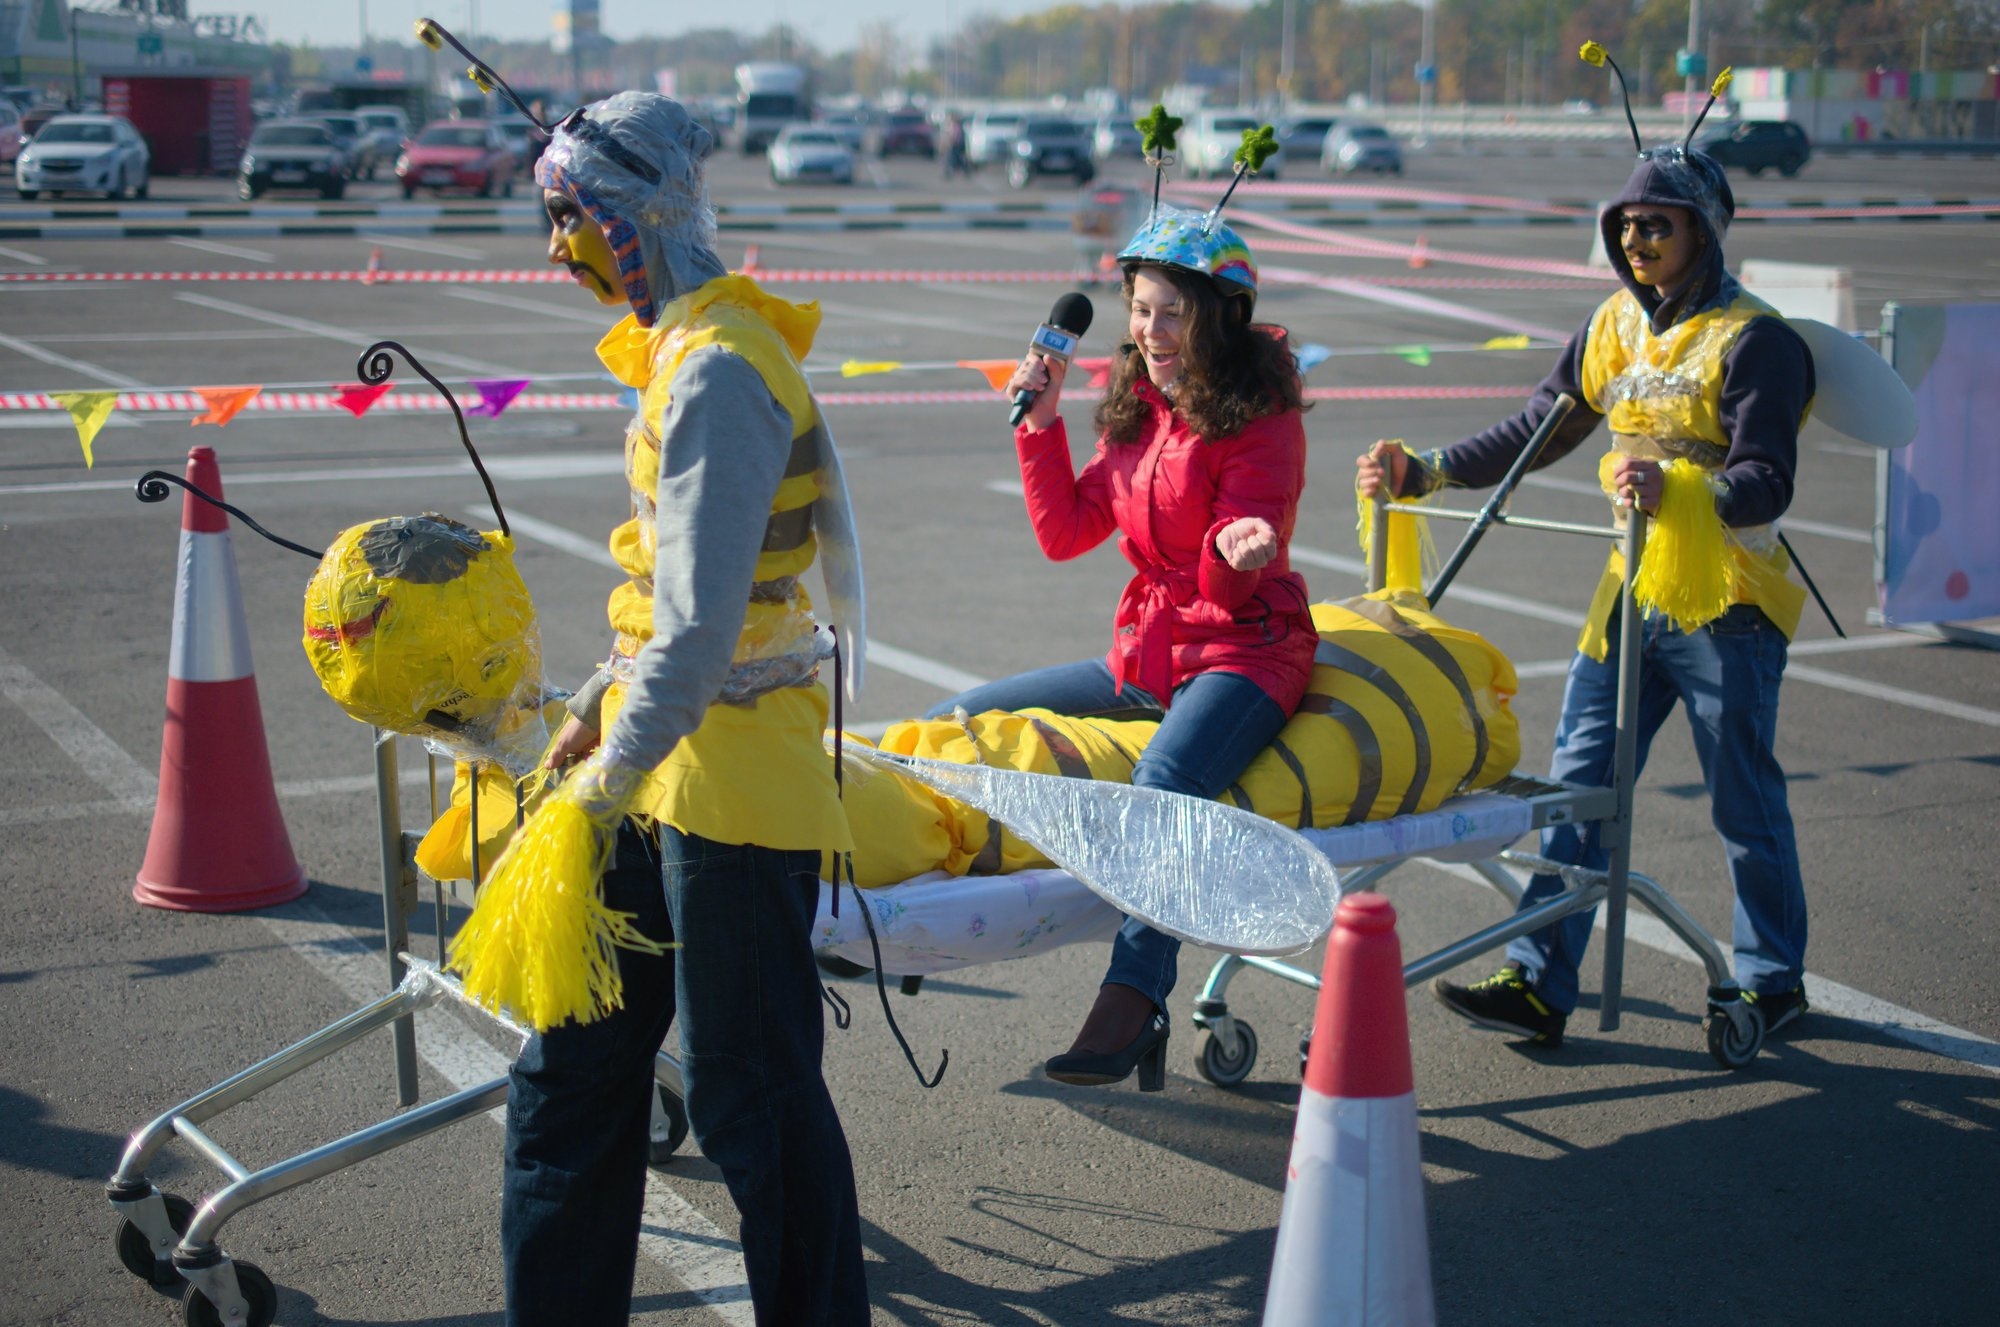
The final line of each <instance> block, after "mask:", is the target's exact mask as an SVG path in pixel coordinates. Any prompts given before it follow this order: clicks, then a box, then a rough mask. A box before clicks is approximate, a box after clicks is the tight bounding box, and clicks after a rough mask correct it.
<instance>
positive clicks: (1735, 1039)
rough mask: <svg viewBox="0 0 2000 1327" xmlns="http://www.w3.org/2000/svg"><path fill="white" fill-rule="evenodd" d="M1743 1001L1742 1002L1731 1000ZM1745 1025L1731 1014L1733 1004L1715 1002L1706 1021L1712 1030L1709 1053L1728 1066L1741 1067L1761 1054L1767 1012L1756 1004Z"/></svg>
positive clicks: (1709, 1007)
mask: <svg viewBox="0 0 2000 1327" xmlns="http://www.w3.org/2000/svg"><path fill="white" fill-rule="evenodd" d="M1731 1003H1732V1004H1734V1003H1740V1002H1734V1001H1733V1002H1731ZM1748 1012H1749V1015H1750V1017H1749V1019H1748V1021H1747V1023H1745V1025H1744V1026H1743V1027H1738V1026H1737V1020H1736V1019H1734V1018H1732V1017H1730V1005H1729V1004H1715V1003H1711V1004H1710V1005H1709V1006H1708V1017H1707V1019H1706V1020H1704V1022H1705V1023H1706V1026H1707V1031H1708V1053H1709V1054H1710V1055H1713V1056H1714V1057H1715V1062H1716V1063H1717V1064H1719V1065H1721V1066H1722V1067H1723V1068H1725V1069H1741V1068H1743V1067H1744V1066H1746V1065H1748V1064H1749V1063H1750V1062H1751V1061H1752V1060H1754V1059H1756V1058H1757V1052H1758V1051H1760V1050H1762V1049H1763V1048H1764V1016H1763V1015H1762V1014H1760V1013H1758V1012H1757V1010H1756V1009H1755V1008H1754V1007H1753V1008H1751V1009H1750V1010H1749V1011H1748Z"/></svg>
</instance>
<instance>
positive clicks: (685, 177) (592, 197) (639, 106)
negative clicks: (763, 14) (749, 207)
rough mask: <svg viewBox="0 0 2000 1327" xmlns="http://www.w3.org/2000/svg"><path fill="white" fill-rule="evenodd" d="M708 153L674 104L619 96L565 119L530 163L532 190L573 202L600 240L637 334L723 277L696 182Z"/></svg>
mask: <svg viewBox="0 0 2000 1327" xmlns="http://www.w3.org/2000/svg"><path fill="white" fill-rule="evenodd" d="M714 149H715V136H714V135H713V134H711V133H710V132H709V131H708V130H707V129H706V128H705V127H703V126H702V125H701V124H700V123H699V122H698V121H696V120H695V118H694V117H693V116H691V115H689V114H688V113H687V110H686V109H685V108H684V107H683V106H681V104H680V103H679V102H677V101H674V100H672V99H671V98H668V97H661V96H657V95H655V94H653V93H650V92H620V93H618V94H617V95H616V96H612V97H607V98H605V99H604V100H603V101H599V102H593V103H591V104H590V105H589V106H585V107H582V108H580V109H578V110H575V111H572V112H571V113H570V114H569V115H568V116H567V117H565V118H564V119H563V120H562V121H561V122H560V123H559V124H557V125H556V126H555V127H554V129H553V131H552V136H551V138H550V140H549V145H548V147H547V148H546V149H544V150H543V152H542V156H541V159H540V160H539V161H537V162H536V163H535V182H536V183H537V184H539V185H541V186H542V187H543V188H544V189H556V190H560V191H561V192H562V193H565V194H567V195H568V196H569V197H571V198H573V199H575V200H576V205H577V206H578V207H579V208H581V209H582V210H583V212H584V215H586V216H588V217H589V218H590V219H591V221H593V222H594V223H596V225H597V227H598V229H600V230H601V231H603V232H604V239H605V242H606V243H607V244H609V245H610V246H611V252H612V254H613V256H614V257H615V258H616V259H617V262H618V277H619V280H620V281H621V283H622V284H623V287H624V291H625V298H626V300H627V302H628V303H630V304H631V306H632V312H633V314H634V315H635V316H636V317H637V318H638V320H639V322H640V323H641V324H642V325H644V326H647V327H650V326H652V325H653V321H654V318H655V316H656V315H657V314H658V312H659V310H660V308H661V306H663V305H664V304H666V303H667V302H669V301H671V300H673V299H676V298H678V297H679V296H681V295H684V294H686V293H687V292H688V291H690V290H693V289H694V288H695V287H697V286H699V285H700V284H702V283H703V282H705V281H707V280H709V279H710V278H712V277H715V276H719V275H720V274H721V273H722V272H723V270H724V268H723V265H722V260H721V259H720V258H718V257H717V256H716V254H715V209H714V207H713V206H712V205H711V204H710V202H709V197H708V185H707V182H706V180H705V179H704V176H703V163H704V162H705V161H706V160H707V159H708V155H709V153H710V152H712V151H713V150H714Z"/></svg>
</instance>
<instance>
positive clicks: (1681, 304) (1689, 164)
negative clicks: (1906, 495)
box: [1399, 147, 1816, 528]
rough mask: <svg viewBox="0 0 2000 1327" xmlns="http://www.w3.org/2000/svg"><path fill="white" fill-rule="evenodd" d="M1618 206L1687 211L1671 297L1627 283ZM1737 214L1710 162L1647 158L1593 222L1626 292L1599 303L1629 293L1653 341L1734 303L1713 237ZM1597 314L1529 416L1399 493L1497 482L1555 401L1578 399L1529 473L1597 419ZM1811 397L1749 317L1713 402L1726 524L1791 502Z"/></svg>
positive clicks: (1805, 382)
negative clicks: (1680, 267)
mask: <svg viewBox="0 0 2000 1327" xmlns="http://www.w3.org/2000/svg"><path fill="white" fill-rule="evenodd" d="M1627 204H1653V205H1657V206H1669V207H1680V208H1686V209H1688V210H1689V211H1691V212H1692V213H1693V215H1694V224H1695V226H1696V227H1697V228H1698V229H1699V230H1700V232H1701V234H1702V237H1703V248H1702V251H1701V254H1700V256H1699V259H1698V265H1697V267H1696V269H1695V271H1694V274H1693V275H1692V277H1691V278H1690V279H1689V280H1688V281H1686V282H1685V283H1683V284H1682V285H1681V286H1680V287H1679V288H1678V289H1677V290H1674V291H1671V292H1667V293H1665V294H1662V293H1661V292H1659V291H1657V290H1655V289H1653V288H1652V287H1650V286H1643V285H1640V284H1639V282H1638V281H1637V280H1636V279H1635V278H1634V277H1633V275H1632V268H1631V265H1630V264H1629V263H1628V262H1626V260H1625V253H1624V250H1623V248H1622V247H1621V246H1620V244H1619V214H1620V211H1621V209H1622V208H1623V207H1625V206H1626V205H1627ZM1735 212H1736V200H1735V197H1734V196H1733V195H1732V194H1731V192H1730V189H1729V183H1728V181H1727V180H1726V179H1725V178H1724V177H1723V173H1722V168H1721V167H1720V166H1719V165H1717V164H1716V163H1715V161H1714V160H1713V159H1711V158H1710V157H1708V156H1706V155H1704V154H1703V153H1700V152H1691V151H1683V150H1682V149H1680V148H1678V147H1665V148H1654V149H1652V150H1651V151H1649V152H1647V153H1645V154H1644V155H1643V156H1641V157H1640V159H1639V164H1638V166H1637V168H1636V169H1634V170H1633V172H1632V176H1631V178H1630V179H1628V180H1627V181H1626V182H1625V187H1624V189H1622V190H1621V191H1620V192H1619V195H1618V198H1617V199H1616V201H1614V202H1613V203H1612V204H1611V205H1610V206H1609V207H1607V208H1606V209H1605V210H1604V214H1603V216H1602V217H1600V218H1599V221H1598V226H1599V230H1600V232H1601V233H1602V236H1603V241H1604V250H1605V253H1606V255H1607V256H1608V257H1609V258H1610V260H1611V266H1612V269H1613V270H1614V271H1615V272H1616V273H1617V274H1618V279H1619V282H1620V284H1622V285H1623V286H1624V288H1625V289H1624V291H1623V292H1621V293H1619V294H1617V295H1613V296H1612V297H1611V300H1609V301H1607V302H1606V306H1605V307H1608V306H1609V305H1610V304H1611V303H1613V302H1616V301H1619V300H1623V299H1626V298H1628V297H1629V298H1631V299H1635V300H1637V301H1638V303H1639V306H1640V308H1641V309H1642V310H1643V311H1644V313H1645V314H1646V316H1647V319H1648V322H1649V324H1650V327H1651V330H1652V331H1653V333H1654V334H1655V335H1658V334H1660V333H1663V332H1665V331H1666V330H1667V329H1668V328H1670V327H1672V326H1674V325H1675V324H1676V323H1679V322H1682V321H1684V320H1686V319H1688V318H1691V317H1693V316H1695V315H1696V314H1699V313H1703V312H1705V311H1707V310H1710V309H1714V308H1717V307H1722V306H1726V305H1728V304H1730V303H1731V302H1733V301H1734V300H1736V299H1737V298H1738V297H1739V296H1740V295H1741V294H1742V293H1743V292H1742V287H1741V286H1740V285H1739V284H1738V282H1737V280H1736V278H1735V277H1733V276H1731V275H1730V274H1729V272H1728V270H1727V269H1726V268H1725V267H1724V266H1723V257H1722V239H1723V235H1724V234H1725V233H1726V231H1727V229H1728V226H1729V222H1730V219H1731V218H1732V217H1733V216H1734V215H1735ZM1600 311H1601V310H1594V311H1593V312H1592V314H1591V317H1590V318H1589V319H1587V320H1585V322H1584V324H1583V326H1582V327H1580V328H1579V329H1577V332H1576V334H1575V335H1573V336H1571V337H1570V339H1569V344H1568V345H1567V346H1565V347H1564V349H1563V353H1562V357H1561V358H1560V359H1558V360H1557V361H1556V366H1555V368H1554V369H1553V370H1551V371H1550V373H1549V375H1548V376H1547V377H1546V378H1544V379H1543V380H1542V383H1541V385H1540V386H1539V387H1538V388H1536V389H1535V394H1534V397H1533V399H1532V400H1530V401H1529V403H1528V407H1527V409H1525V410H1523V411H1522V412H1521V413H1520V414H1518V415H1515V416H1514V417H1513V418H1511V419H1507V420H1503V421H1502V422H1500V423H1498V424H1496V425H1494V426H1493V427H1492V428H1489V429H1487V430H1485V431H1484V432H1482V433H1477V434H1474V435H1473V436H1472V437H1470V438H1467V439H1465V440H1464V441H1463V442H1460V443H1457V444H1456V445H1454V446H1451V447H1446V448H1443V449H1441V450H1438V451H1433V452H1429V453H1426V454H1425V455H1423V456H1422V457H1421V458H1420V464H1418V465H1413V466H1410V467H1409V468H1408V469H1407V470H1406V472H1405V476H1404V482H1403V484H1402V486H1401V488H1400V489H1399V496H1404V497H1412V496H1416V495H1417V494H1420V493H1425V492H1428V491H1430V490H1431V489H1434V488H1437V487H1439V486H1440V485H1442V484H1451V485H1462V486H1464V487H1468V488H1486V487H1489V486H1491V485H1493V484H1496V483H1498V482H1499V481H1500V480H1501V479H1502V478H1503V477H1505V475H1506V473H1507V468H1508V466H1510V465H1511V464H1513V461H1514V458H1515V457H1517V456H1519V455H1520V454H1521V451H1522V449H1523V448H1524V447H1526V446H1527V443H1528V439H1529V438H1530V437H1531V436H1532V435H1533V433H1534V431H1535V428H1536V426H1537V425H1539V424H1540V423H1541V421H1542V419H1543V417H1544V416H1546V415H1547V414H1548V413H1549V411H1550V410H1551V409H1552V408H1553V407H1554V405H1555V399H1556V397H1557V396H1558V395H1560V394H1564V393H1567V394H1568V395H1569V397H1570V398H1571V399H1572V400H1574V401H1576V403H1577V405H1576V408H1575V409H1574V410H1572V411H1571V412H1570V414H1569V417H1568V418H1567V419H1565V420H1564V421H1563V423H1562V424H1561V425H1560V426H1559V427H1558V428H1557V429H1556V431H1555V435H1554V436H1553V437H1551V438H1550V439H1549V441H1548V443H1547V445H1546V446H1545V447H1544V448H1543V450H1542V454H1541V456H1540V457H1539V458H1538V459H1537V461H1536V465H1535V468H1536V469H1540V468H1541V467H1542V466H1545V465H1550V464H1552V463H1554V462H1555V461H1558V460H1560V459H1561V458H1563V457H1564V456H1567V455H1568V454H1569V453H1570V452H1572V451H1574V450H1576V448H1577V447H1578V446H1579V445H1580V444H1581V443H1582V442H1583V440H1584V439H1585V438H1587V437H1589V436H1590V434H1591V433H1592V432H1593V431H1594V430H1595V429H1596V428H1597V425H1598V423H1599V422H1600V421H1601V420H1602V419H1603V418H1604V415H1603V414H1602V412H1600V411H1599V410H1598V409H1597V408H1596V406H1595V405H1594V404H1593V403H1592V402H1591V401H1590V400H1589V398H1588V397H1587V396H1586V395H1585V393H1584V390H1583V377H1584V362H1585V355H1586V354H1587V353H1588V350H1589V344H1588V342H1589V334H1590V328H1591V325H1592V323H1593V322H1595V321H1596V320H1597V318H1598V314H1599V312H1600ZM1815 390H1816V383H1815V380H1814V377H1813V363H1812V356H1811V355H1810V354H1809V353H1808V352H1807V350H1806V346H1805V342H1803V341H1801V340H1800V339H1799V336H1798V334H1797V333H1796V332H1794V331H1792V330H1791V329H1790V328H1789V327H1787V326H1785V323H1784V320H1783V319H1781V318H1775V317H1760V318H1756V319H1753V320H1752V321H1751V322H1750V323H1749V325H1748V326H1746V327H1745V328H1744V329H1743V330H1742V332H1741V333H1740V334H1739V335H1738V336H1737V338H1736V341H1735V344H1734V345H1733V346H1732V347H1731V349H1730V351H1729V353H1728V354H1727V355H1726V356H1725V357H1724V358H1723V361H1722V391H1721V397H1720V401H1719V403H1718V418H1719V421H1720V423H1721V426H1722V430H1723V432H1724V433H1725V434H1726V435H1727V437H1728V439H1729V449H1728V454H1727V456H1726V457H1725V458H1724V460H1723V463H1722V467H1721V469H1720V471H1719V476H1720V478H1721V481H1722V483H1723V485H1724V491H1723V492H1722V493H1721V494H1720V495H1718V497H1717V498H1716V510H1717V512H1718V513H1719V514H1720V515H1721V517H1722V523H1723V524H1724V525H1725V526H1728V527H1731V528H1742V527H1746V526H1757V525H1765V524H1768V523H1769V522H1771V521H1774V520H1776V519H1777V518H1778V517H1779V516H1781V515H1783V514H1784V512H1785V510H1786V508H1788V507H1789V506H1790V505H1791V501H1792V491H1793V483H1794V475H1795V473H1796V471H1797V467H1798V434H1799V425H1800V423H1801V422H1802V421H1803V420H1804V417H1805V412H1806V408H1807V406H1808V405H1810V404H1811V402H1812V398H1813V394H1814V391H1815Z"/></svg>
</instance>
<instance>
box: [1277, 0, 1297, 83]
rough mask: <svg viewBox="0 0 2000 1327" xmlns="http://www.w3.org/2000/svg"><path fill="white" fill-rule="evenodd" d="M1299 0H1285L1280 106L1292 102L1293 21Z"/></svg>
mask: <svg viewBox="0 0 2000 1327" xmlns="http://www.w3.org/2000/svg"><path fill="white" fill-rule="evenodd" d="M1297 3H1298V0H1285V27H1284V35H1283V36H1282V37H1280V38H1279V40H1278V108H1279V109H1280V110H1284V109H1285V108H1287V107H1289V106H1290V105H1291V104H1292V67H1293V66H1292V62H1293V58H1294V57H1293V55H1292V22H1293V17H1292V16H1293V10H1294V8H1295V6H1296V5H1297Z"/></svg>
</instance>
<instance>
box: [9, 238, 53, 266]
mask: <svg viewBox="0 0 2000 1327" xmlns="http://www.w3.org/2000/svg"><path fill="white" fill-rule="evenodd" d="M0 258H12V259H13V260H14V261H15V262H17V263H33V264H34V265H35V266H36V267H47V266H48V265H49V260H48V259H46V258H44V257H42V256H41V255H40V254H38V253H29V252H28V251H27V250H26V249H15V248H10V247H9V246H7V245H5V244H0Z"/></svg>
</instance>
